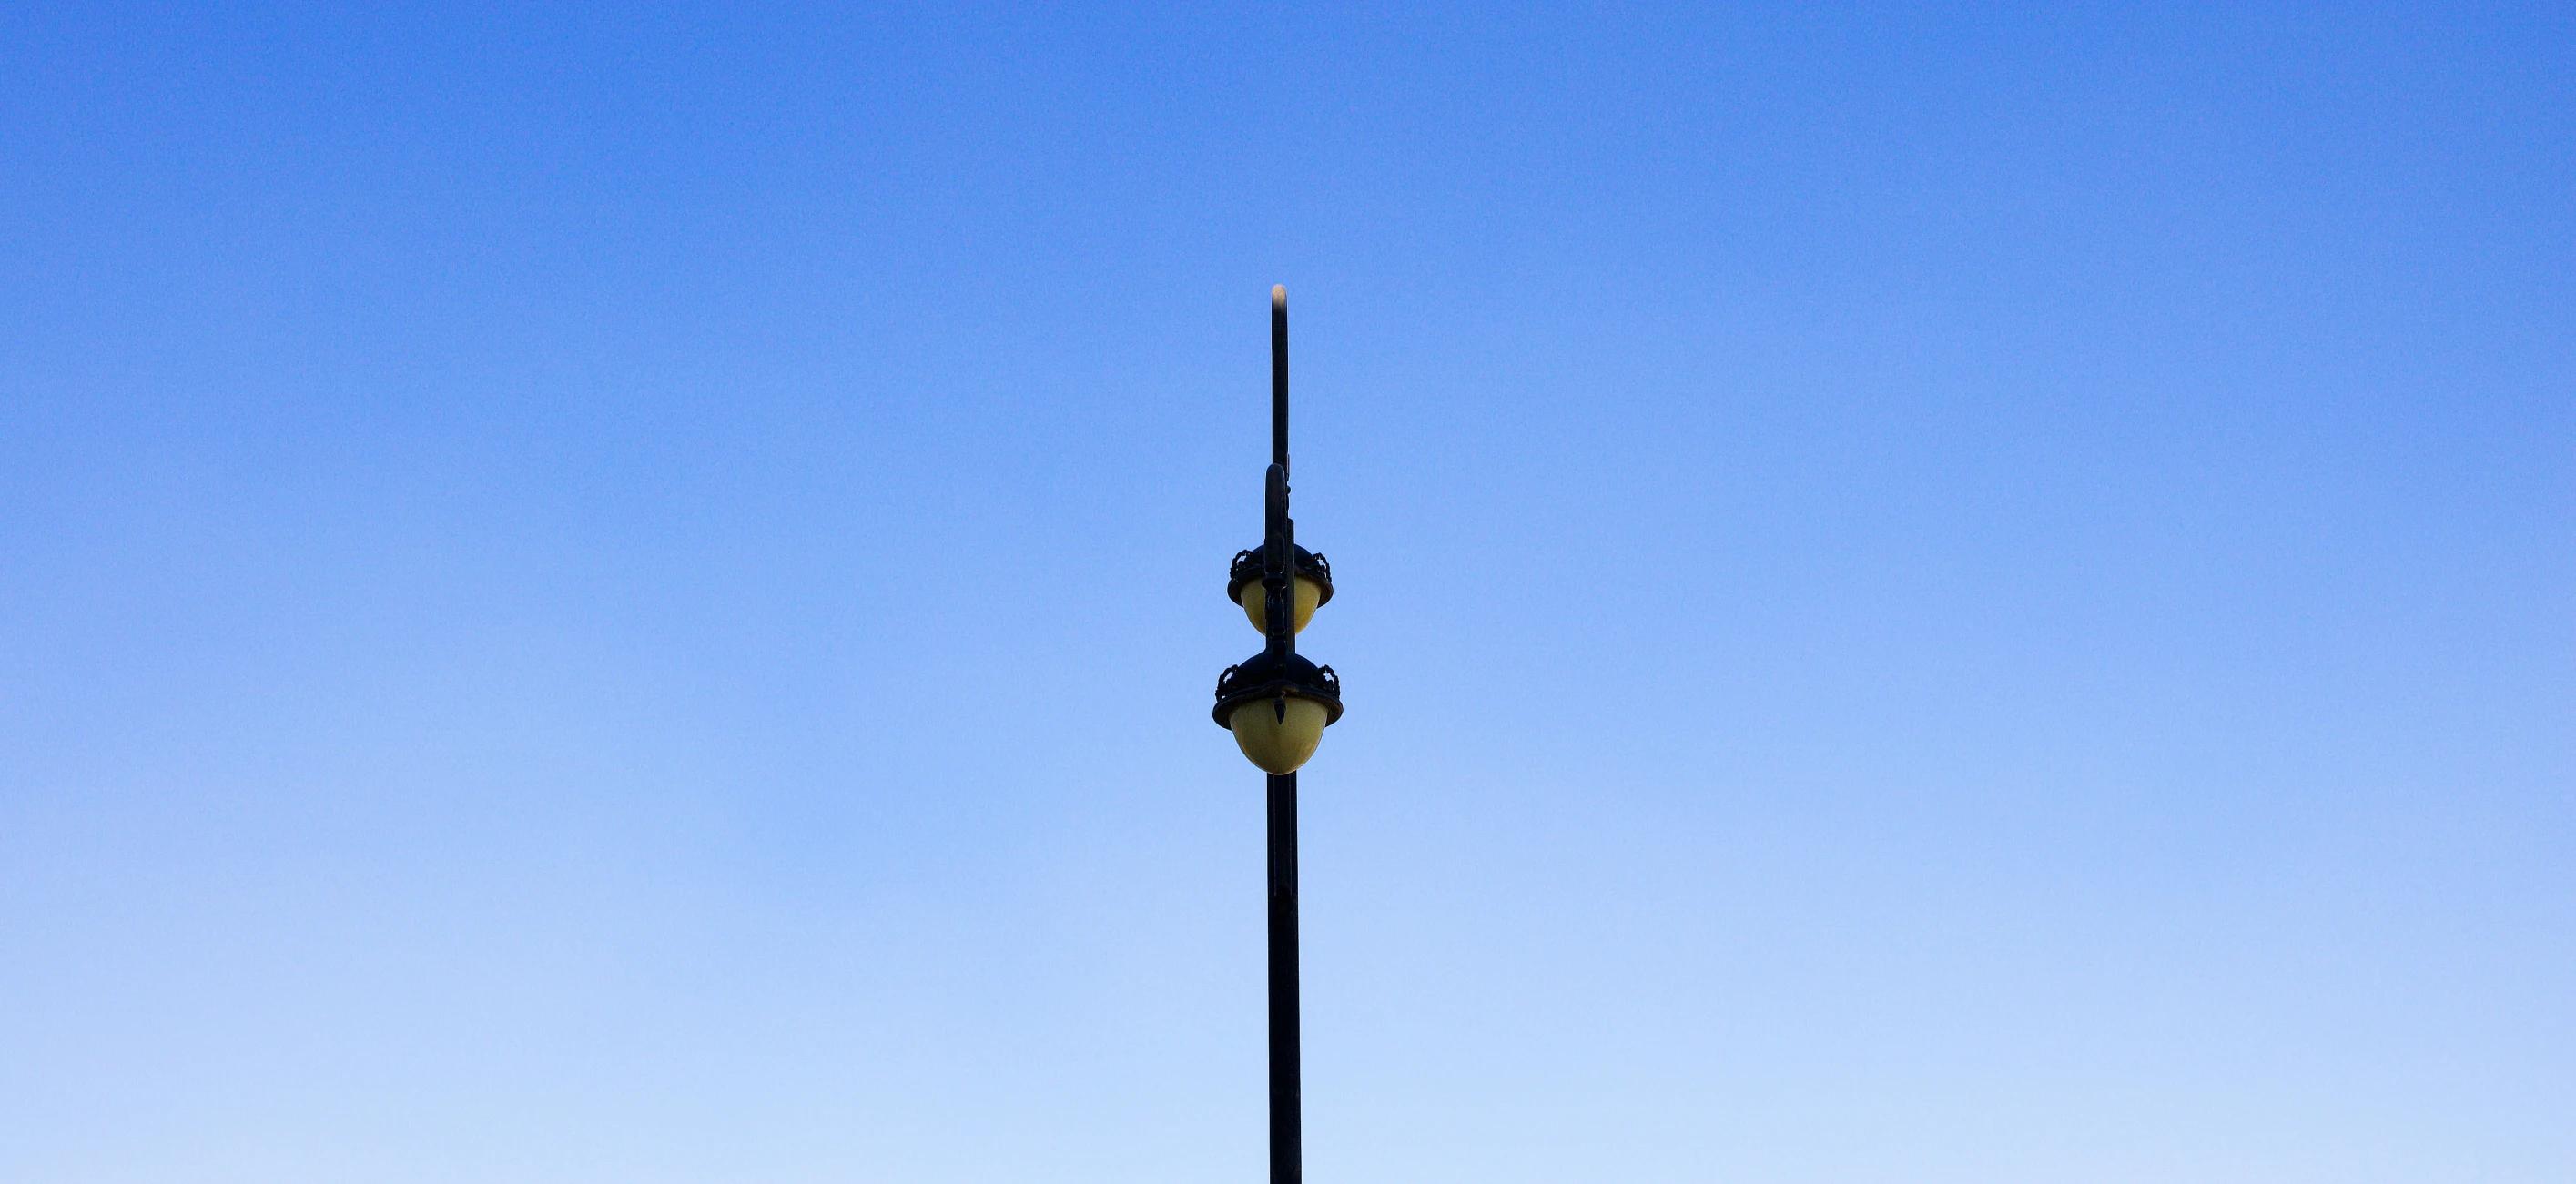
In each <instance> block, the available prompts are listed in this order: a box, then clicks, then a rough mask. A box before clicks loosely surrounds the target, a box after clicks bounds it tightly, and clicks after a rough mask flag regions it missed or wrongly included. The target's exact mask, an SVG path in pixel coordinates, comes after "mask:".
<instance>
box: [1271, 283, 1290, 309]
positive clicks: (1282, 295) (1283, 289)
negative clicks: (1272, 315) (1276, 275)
mask: <svg viewBox="0 0 2576 1184" xmlns="http://www.w3.org/2000/svg"><path fill="white" fill-rule="evenodd" d="M1270 307H1272V308H1286V307H1288V285H1286V284H1272V285H1270Z"/></svg>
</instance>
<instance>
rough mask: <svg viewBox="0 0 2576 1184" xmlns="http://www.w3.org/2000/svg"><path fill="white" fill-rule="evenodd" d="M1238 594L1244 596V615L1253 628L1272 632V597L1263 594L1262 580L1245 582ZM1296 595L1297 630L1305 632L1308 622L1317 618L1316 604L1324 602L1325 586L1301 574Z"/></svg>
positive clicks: (1265, 632) (1266, 632) (1295, 618)
mask: <svg viewBox="0 0 2576 1184" xmlns="http://www.w3.org/2000/svg"><path fill="white" fill-rule="evenodd" d="M1236 595H1238V596H1240V597H1242V598H1243V599H1242V604H1243V615H1244V616H1245V617H1247V618H1249V619H1250V620H1251V621H1252V627H1253V629H1255V630H1256V631H1258V632H1260V633H1263V634H1268V633H1269V632H1270V611H1269V610H1270V603H1269V602H1270V598H1269V597H1268V596H1266V595H1263V593H1262V587H1261V582H1260V581H1259V580H1255V581H1253V582H1251V583H1249V584H1245V585H1244V586H1243V591H1241V592H1239V593H1236ZM1294 595H1295V596H1296V597H1297V612H1296V615H1295V617H1294V618H1293V619H1294V622H1295V624H1296V629H1295V632H1298V633H1303V632H1305V631H1306V622H1308V621H1311V620H1314V619H1315V606H1316V605H1317V604H1319V603H1322V601H1323V599H1324V586H1323V585H1322V584H1318V583H1316V582H1315V581H1313V580H1310V579H1307V578H1305V577H1304V576H1299V577H1298V578H1297V585H1296V591H1295V593H1294Z"/></svg>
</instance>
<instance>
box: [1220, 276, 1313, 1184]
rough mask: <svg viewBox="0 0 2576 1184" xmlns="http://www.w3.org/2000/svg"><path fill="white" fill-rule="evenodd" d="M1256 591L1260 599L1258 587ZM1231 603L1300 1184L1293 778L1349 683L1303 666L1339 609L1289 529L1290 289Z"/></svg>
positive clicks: (1282, 1083)
mask: <svg viewBox="0 0 2576 1184" xmlns="http://www.w3.org/2000/svg"><path fill="white" fill-rule="evenodd" d="M1256 584H1257V585H1259V587H1260V591H1259V593H1258V594H1257V595H1256V594H1254V592H1253V587H1254V585H1256ZM1225 594H1226V596H1227V597H1228V598H1229V599H1231V600H1233V601H1234V602H1235V603H1237V604H1239V605H1241V606H1243V614H1244V616H1246V617H1248V618H1250V619H1251V621H1252V627H1253V628H1255V629H1259V630H1261V635H1262V638H1263V645H1262V648H1261V652H1260V653H1258V654H1255V655H1253V656H1252V657H1251V658H1248V659H1246V660H1245V661H1243V662H1242V663H1241V664H1239V665H1234V666H1228V667H1226V668H1225V673H1224V674H1221V675H1219V676H1217V680H1216V712H1215V715H1216V722H1217V726H1219V727H1222V728H1225V729H1227V730H1229V731H1232V732H1233V733H1234V743H1235V746H1236V747H1238V748H1241V749H1242V750H1243V755H1244V756H1245V757H1246V758H1248V759H1250V760H1251V761H1252V763H1253V764H1255V765H1257V766H1260V768H1261V771H1262V772H1264V773H1268V774H1269V775H1270V788H1269V794H1268V798H1267V802H1268V805H1267V814H1268V830H1269V854H1270V1184H1299V1181H1300V1179H1301V1178H1302V1176H1303V1174H1304V1169H1303V1168H1302V1167H1301V1166H1300V1165H1301V1161H1302V1158H1303V1157H1302V1155H1301V1154H1300V1128H1301V1125H1302V1124H1301V1121H1300V1118H1299V1114H1300V1109H1301V1094H1300V1088H1301V1087H1300V1084H1299V1068H1298V1057H1297V1051H1298V1050H1297V1043H1298V1042H1297V767H1298V766H1300V765H1303V764H1305V763H1306V759H1307V758H1308V757H1311V756H1313V755H1315V746H1316V745H1318V744H1320V743H1322V742H1323V739H1324V729H1325V728H1326V727H1328V726H1330V725H1331V724H1332V723H1333V721H1335V720H1337V719H1340V718H1342V680H1341V679H1339V678H1337V677H1335V676H1334V674H1333V668H1332V667H1330V666H1317V665H1315V664H1314V663H1313V662H1311V661H1308V660H1307V659H1305V658H1303V657H1300V656H1298V654H1297V631H1298V630H1301V629H1304V628H1305V627H1306V622H1307V621H1308V620H1309V619H1310V618H1312V617H1313V616H1314V615H1315V609H1316V608H1318V607H1319V606H1321V605H1322V604H1323V603H1324V602H1325V601H1328V600H1331V599H1332V598H1333V569H1332V567H1331V566H1330V565H1328V564H1326V563H1325V562H1324V557H1323V556H1321V555H1316V554H1313V553H1311V552H1309V551H1307V550H1306V549H1305V548H1304V547H1300V546H1298V545H1297V524H1296V523H1295V522H1293V521H1290V520H1289V517H1288V289H1287V288H1285V287H1274V288H1272V289H1270V471H1269V473H1268V475H1267V476H1266V477H1265V478H1264V489H1263V498H1262V536H1261V546H1260V548H1259V549H1257V550H1251V551H1241V552H1237V553H1236V554H1235V557H1234V564H1233V567H1232V568H1231V569H1230V570H1229V571H1228V572H1227V573H1226V587H1225Z"/></svg>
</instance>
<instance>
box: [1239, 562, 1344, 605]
mask: <svg viewBox="0 0 2576 1184" xmlns="http://www.w3.org/2000/svg"><path fill="white" fill-rule="evenodd" d="M1297 576H1298V578H1300V579H1305V580H1312V581H1314V582H1315V586H1316V587H1318V588H1320V589H1322V592H1321V594H1319V595H1317V596H1316V597H1315V607H1317V608H1322V607H1323V606H1325V605H1326V604H1329V603H1331V602H1332V599H1333V565H1332V564H1330V563H1326V562H1325V561H1324V557H1323V556H1321V555H1318V554H1316V553H1314V552H1312V551H1309V550H1307V549H1305V548H1304V547H1299V548H1297ZM1260 582H1261V548H1259V547H1255V548H1253V549H1251V550H1249V551H1237V552H1235V553H1234V562H1233V563H1232V564H1231V565H1229V566H1228V567H1227V568H1226V573H1225V598H1226V599H1228V600H1231V601H1233V602H1235V603H1236V604H1241V603H1243V586H1244V585H1245V584H1258V583H1260Z"/></svg>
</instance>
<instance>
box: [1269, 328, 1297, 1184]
mask: <svg viewBox="0 0 2576 1184" xmlns="http://www.w3.org/2000/svg"><path fill="white" fill-rule="evenodd" d="M1270 464H1271V469H1270V475H1269V480H1268V489H1267V491H1266V497H1265V498H1264V501H1265V505H1264V507H1263V514H1262V516H1263V519H1264V521H1263V523H1262V528H1263V529H1262V533H1263V534H1264V535H1266V536H1268V537H1267V538H1265V539H1264V540H1263V541H1264V543H1265V544H1266V545H1265V546H1264V548H1263V550H1265V551H1266V552H1267V554H1266V555H1265V556H1264V559H1265V562H1264V563H1263V565H1262V566H1263V572H1262V581H1261V583H1262V594H1263V595H1264V596H1265V597H1266V598H1267V601H1266V603H1264V604H1263V605H1262V610H1263V612H1264V614H1265V615H1266V616H1267V618H1268V621H1269V629H1268V633H1269V635H1270V636H1269V642H1270V645H1269V648H1270V650H1271V651H1272V652H1274V653H1278V654H1282V655H1283V656H1284V655H1285V654H1293V653H1296V652H1297V628H1296V624H1295V620H1296V613H1297V591H1296V574H1297V558H1296V551H1295V546H1296V530H1297V526H1296V523H1295V522H1293V521H1291V520H1290V519H1289V517H1288V289H1287V288H1286V287H1285V286H1284V285H1283V286H1279V287H1274V288H1272V289H1270ZM1265 801H1266V806H1265V808H1264V813H1265V815H1266V816H1267V829H1268V831H1269V848H1270V861H1269V862H1270V1184H1302V1181H1303V1180H1304V1179H1305V1175H1306V1169H1305V1164H1304V1159H1305V1156H1304V1143H1305V1137H1304V1133H1303V1128H1304V1121H1305V1120H1304V1112H1305V1102H1304V1096H1303V1095H1304V1087H1303V1083H1302V1081H1301V1076H1302V1075H1301V1072H1300V1066H1299V1064H1298V1047H1297V1045H1298V1034H1297V775H1296V774H1295V773H1287V774H1282V775H1277V776H1273V777H1271V778H1270V790H1269V793H1268V794H1266V795H1265Z"/></svg>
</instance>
